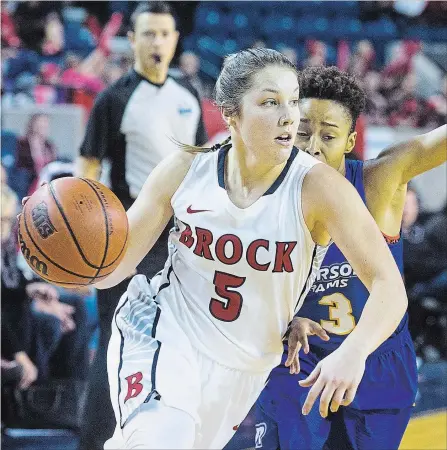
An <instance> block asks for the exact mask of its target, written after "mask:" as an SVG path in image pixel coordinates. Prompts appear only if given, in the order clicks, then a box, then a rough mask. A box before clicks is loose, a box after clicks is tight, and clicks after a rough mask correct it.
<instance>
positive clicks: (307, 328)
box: [285, 317, 329, 374]
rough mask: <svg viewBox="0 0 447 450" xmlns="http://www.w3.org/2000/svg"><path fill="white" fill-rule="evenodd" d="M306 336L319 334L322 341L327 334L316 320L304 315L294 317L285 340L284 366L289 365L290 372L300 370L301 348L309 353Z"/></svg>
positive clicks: (294, 372) (326, 338) (325, 338)
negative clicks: (286, 347)
mask: <svg viewBox="0 0 447 450" xmlns="http://www.w3.org/2000/svg"><path fill="white" fill-rule="evenodd" d="M307 336H319V337H320V338H321V339H322V340H323V341H328V340H329V336H328V334H327V333H326V331H325V329H324V328H323V327H322V326H321V325H320V324H319V323H317V322H314V321H313V320H310V319H307V318H305V317H295V318H294V319H293V320H292V323H291V324H290V333H289V338H288V341H287V345H288V347H289V350H288V354H287V361H286V362H285V366H286V367H290V373H291V374H296V373H299V372H300V358H299V352H300V350H301V348H303V350H304V353H306V354H307V353H309V342H308V339H307Z"/></svg>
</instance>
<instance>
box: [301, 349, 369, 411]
mask: <svg viewBox="0 0 447 450" xmlns="http://www.w3.org/2000/svg"><path fill="white" fill-rule="evenodd" d="M365 361H366V356H365V355H364V354H361V353H359V352H358V351H356V350H353V349H351V348H348V347H343V346H341V347H339V348H338V349H337V350H335V351H334V352H333V353H331V354H330V355H329V356H326V358H324V359H322V360H321V361H320V362H319V363H318V364H317V366H316V367H315V369H314V370H313V371H312V373H311V374H310V375H309V376H308V377H307V378H306V379H305V380H302V381H299V384H300V385H301V386H302V387H310V386H312V387H311V389H310V391H309V393H308V394H307V398H306V401H305V403H304V405H303V410H302V412H303V414H304V415H307V414H309V412H310V410H311V409H312V407H313V405H314V403H315V401H316V400H317V398H318V396H319V395H320V394H321V399H320V415H321V417H327V415H328V409H329V406H330V408H331V411H332V412H336V411H338V408H339V407H340V405H342V406H347V405H349V404H350V403H351V402H352V401H353V400H354V397H355V394H356V392H357V388H358V386H359V384H360V381H361V380H362V377H363V373H364V371H365Z"/></svg>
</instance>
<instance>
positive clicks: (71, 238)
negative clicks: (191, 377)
mask: <svg viewBox="0 0 447 450" xmlns="http://www.w3.org/2000/svg"><path fill="white" fill-rule="evenodd" d="M128 231H129V224H128V222H127V215H126V211H125V210H124V207H123V205H122V204H121V202H120V201H119V200H118V198H117V197H116V195H115V194H114V193H113V192H112V191H111V190H110V189H108V188H107V187H106V186H104V185H103V184H101V183H98V182H97V181H93V180H89V179H85V178H74V177H66V178H59V179H57V180H54V181H52V182H51V183H50V184H46V185H44V186H42V187H40V188H39V189H38V190H37V191H36V192H35V193H34V194H33V195H32V196H31V197H30V198H29V200H28V201H27V202H26V204H25V206H24V208H23V212H22V214H21V216H20V220H19V244H20V248H21V250H22V253H23V256H24V257H25V259H26V261H27V262H28V265H29V266H30V267H31V268H32V269H33V271H34V272H35V273H37V275H39V276H40V277H41V278H43V279H44V280H46V281H49V282H50V283H53V284H57V285H59V286H64V287H72V288H73V287H76V286H85V285H89V284H92V283H95V282H97V281H100V280H101V279H103V278H105V277H106V276H107V275H109V274H110V273H111V272H113V270H114V269H115V268H116V267H117V266H118V264H119V263H120V262H121V260H122V258H123V256H124V253H125V249H126V245H127V236H128Z"/></svg>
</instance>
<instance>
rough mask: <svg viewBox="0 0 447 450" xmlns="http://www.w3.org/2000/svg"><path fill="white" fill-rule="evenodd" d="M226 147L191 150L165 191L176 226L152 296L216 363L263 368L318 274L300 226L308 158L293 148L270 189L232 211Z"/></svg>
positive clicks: (275, 358) (317, 256)
mask: <svg viewBox="0 0 447 450" xmlns="http://www.w3.org/2000/svg"><path fill="white" fill-rule="evenodd" d="M225 157H226V151H224V150H220V151H219V152H214V153H204V154H203V153H202V154H198V155H197V156H196V158H195V159H194V161H193V163H192V165H191V168H190V169H189V171H188V173H187V175H186V177H185V179H184V180H183V182H182V184H181V185H180V187H179V188H178V190H177V192H176V193H175V194H174V196H173V198H172V202H171V203H172V207H173V210H174V214H175V218H176V228H175V229H173V231H172V232H171V235H170V243H169V246H170V257H169V259H168V261H167V263H166V266H165V268H164V271H163V274H162V275H161V277H157V278H158V280H153V283H157V285H158V289H159V290H158V294H157V296H156V301H157V302H159V303H160V306H161V307H162V308H163V307H169V308H170V309H171V310H172V312H173V313H174V315H175V317H176V319H177V320H178V322H179V324H180V326H181V327H182V329H183V330H184V332H185V333H186V335H187V336H188V338H189V339H190V341H191V344H192V345H193V346H194V347H196V348H197V349H198V350H199V351H200V352H203V353H204V354H205V355H207V356H208V357H209V358H211V359H214V360H215V361H217V362H218V363H221V364H223V365H226V366H228V367H233V368H235V369H239V370H246V371H251V372H257V371H259V372H260V371H265V370H269V369H271V368H273V367H274V366H275V365H277V364H278V363H279V360H280V356H281V354H282V351H283V346H282V336H283V335H284V334H285V332H286V330H287V327H288V324H289V323H290V321H291V320H292V319H293V316H294V315H295V313H296V312H297V310H298V309H299V308H300V306H301V302H302V301H303V300H304V298H305V296H306V293H307V291H308V289H309V288H310V286H311V285H312V283H313V280H314V278H315V276H316V273H317V271H318V268H319V265H320V263H321V260H322V257H323V256H324V253H325V251H324V249H322V248H318V246H316V245H315V243H314V242H313V240H312V237H311V235H310V233H309V231H308V229H307V227H306V224H305V223H304V218H303V213H302V209H301V191H302V183H303V179H304V177H305V175H306V173H307V172H308V171H309V169H311V168H312V167H313V166H314V165H315V164H317V163H318V161H317V160H315V159H314V158H312V157H311V156H309V155H307V154H305V153H304V152H302V151H298V150H297V149H295V148H294V149H293V151H292V153H291V156H290V158H289V160H288V162H287V164H286V166H285V167H284V170H283V171H282V173H281V174H280V176H279V177H278V179H277V180H276V181H275V182H274V184H273V185H272V186H271V188H270V189H269V190H268V191H267V192H266V193H265V194H264V195H263V196H262V197H261V198H259V199H258V200H257V201H256V202H255V203H254V204H252V205H251V206H249V207H248V208H244V209H241V208H238V207H237V206H235V205H234V204H233V203H232V202H231V200H230V199H229V197H228V195H227V191H226V190H225V186H224V167H225Z"/></svg>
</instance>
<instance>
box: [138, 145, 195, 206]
mask: <svg viewBox="0 0 447 450" xmlns="http://www.w3.org/2000/svg"><path fill="white" fill-rule="evenodd" d="M195 158H196V154H195V153H188V152H186V151H181V150H179V151H178V152H175V153H173V154H171V155H169V156H167V157H166V158H164V159H163V160H162V161H161V162H160V164H158V165H157V166H156V167H155V169H154V170H153V171H152V173H151V174H150V175H149V177H148V179H147V181H146V183H145V185H144V186H143V189H142V191H146V192H149V191H150V192H154V191H155V192H156V193H157V194H158V197H164V198H165V199H170V198H171V197H172V196H173V195H174V193H175V192H176V191H177V189H178V188H179V186H180V185H181V184H182V182H183V180H184V179H185V177H186V174H187V173H188V171H189V169H190V167H191V164H192V162H193V161H194V159H195Z"/></svg>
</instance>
